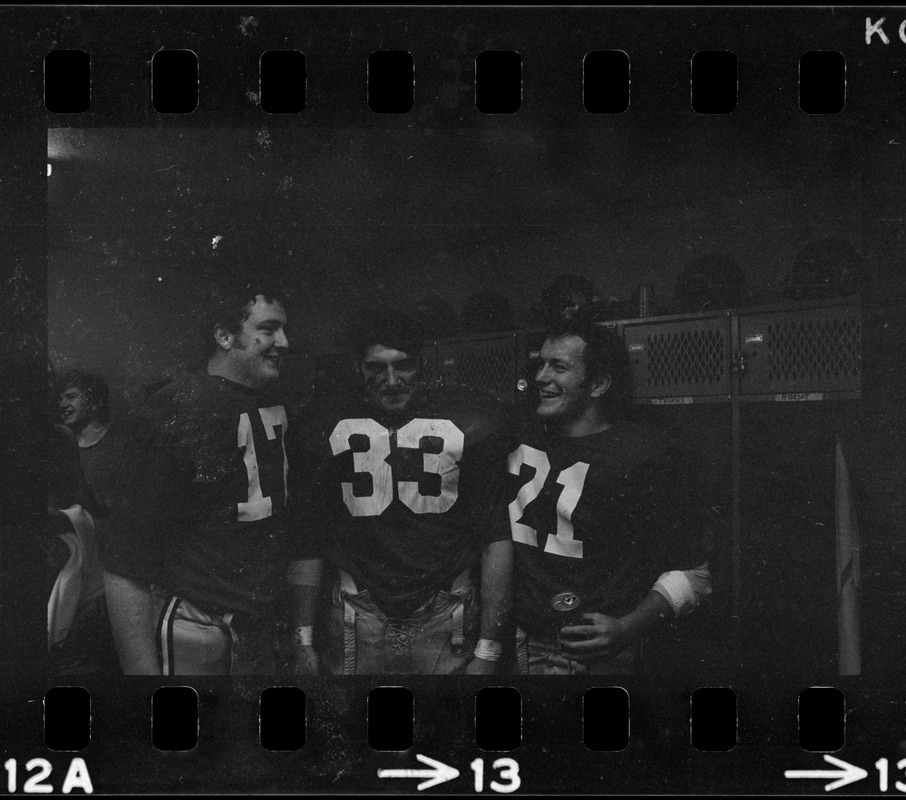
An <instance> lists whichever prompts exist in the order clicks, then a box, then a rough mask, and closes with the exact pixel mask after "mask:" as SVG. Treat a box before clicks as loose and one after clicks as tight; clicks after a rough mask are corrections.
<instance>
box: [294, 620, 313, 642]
mask: <svg viewBox="0 0 906 800" xmlns="http://www.w3.org/2000/svg"><path fill="white" fill-rule="evenodd" d="M293 640H294V641H295V642H296V644H297V645H299V646H300V647H310V646H311V644H312V642H313V641H314V627H313V626H312V625H300V626H299V627H298V628H295V629H294V630H293Z"/></svg>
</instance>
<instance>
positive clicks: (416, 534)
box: [291, 388, 509, 605]
mask: <svg viewBox="0 0 906 800" xmlns="http://www.w3.org/2000/svg"><path fill="white" fill-rule="evenodd" d="M338 406H339V407H338V408H335V409H333V410H332V411H331V412H330V413H329V414H328V415H326V416H324V417H323V418H321V419H320V420H310V421H309V423H308V424H307V425H306V427H307V429H308V433H307V435H306V436H305V437H304V439H305V442H306V445H307V446H306V449H307V453H306V455H305V456H303V460H304V461H306V462H307V463H308V464H309V465H310V467H309V468H310V469H313V471H314V475H313V477H312V478H311V479H310V480H309V479H306V478H304V477H300V476H302V475H304V473H305V470H301V469H300V470H298V471H296V472H294V473H293V474H294V475H295V476H296V477H297V478H299V479H301V480H302V482H303V483H309V484H310V495H309V498H310V503H309V505H308V509H307V512H306V513H307V515H308V517H309V518H308V519H305V520H303V521H302V523H301V526H302V527H303V528H304V529H305V531H306V533H307V534H308V533H311V532H313V531H315V530H317V531H319V535H318V537H317V538H316V539H315V538H308V537H307V540H308V548H307V555H309V556H316V555H317V556H322V557H327V558H328V559H329V560H330V561H331V562H332V563H333V564H335V565H336V566H338V567H339V568H340V569H342V570H345V571H346V572H348V573H349V574H350V575H351V576H352V577H353V579H354V580H355V582H356V586H357V588H358V589H359V591H362V590H365V589H367V590H368V591H369V593H370V594H371V595H372V596H373V597H374V599H375V600H376V601H377V602H378V603H379V605H380V604H381V603H382V602H384V601H385V600H388V599H390V598H404V597H407V596H411V595H413V594H417V593H420V592H423V591H424V590H426V589H438V588H443V587H444V586H445V585H446V586H449V584H450V582H451V581H452V580H453V578H455V577H456V576H457V575H458V574H459V573H460V572H462V571H463V570H464V569H465V568H466V567H467V566H469V565H470V564H471V563H472V562H473V561H474V559H475V557H476V556H477V555H478V553H479V552H480V550H481V548H482V547H483V545H484V544H485V543H486V542H489V541H499V540H503V539H507V538H509V530H508V526H507V524H506V517H505V516H502V515H501V514H500V513H499V510H500V508H501V503H500V498H499V496H496V497H492V496H490V494H489V493H490V492H491V491H493V489H494V486H495V485H496V487H497V488H498V489H499V490H501V491H502V489H500V484H499V482H494V481H492V480H490V478H491V476H492V474H493V470H494V468H495V467H498V465H499V459H498V461H497V462H496V463H495V462H494V461H493V459H492V458H491V456H490V455H489V453H490V452H491V451H493V452H494V453H497V454H498V455H499V452H500V450H499V449H496V450H495V449H494V448H493V446H492V444H493V443H494V442H496V443H497V445H498V448H499V444H500V443H499V441H496V439H495V434H496V432H497V431H498V430H499V429H500V426H501V425H502V423H503V420H504V413H503V411H502V409H501V407H500V406H499V405H498V404H497V403H496V401H494V400H493V398H491V397H489V396H487V395H485V394H483V393H477V392H474V391H469V390H464V389H463V390H461V389H450V388H440V389H429V390H424V391H422V392H421V393H420V394H419V395H418V396H417V397H416V399H415V400H414V402H413V404H412V406H411V407H410V408H409V409H408V410H407V412H406V413H405V414H404V415H400V416H391V415H387V414H385V413H383V412H382V411H381V410H380V409H378V408H377V407H375V406H374V405H372V404H370V403H368V402H367V401H366V400H364V399H362V400H359V399H350V400H349V401H347V402H346V403H342V402H340V403H338ZM292 461H294V459H293V458H292V457H291V462H292ZM296 463H301V461H299V462H296ZM498 468H499V467H498ZM291 472H292V470H291ZM495 513H496V516H495Z"/></svg>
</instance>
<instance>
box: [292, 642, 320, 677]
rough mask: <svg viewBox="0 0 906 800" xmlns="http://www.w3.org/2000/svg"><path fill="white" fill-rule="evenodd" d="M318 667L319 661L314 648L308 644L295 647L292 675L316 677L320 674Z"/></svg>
mask: <svg viewBox="0 0 906 800" xmlns="http://www.w3.org/2000/svg"><path fill="white" fill-rule="evenodd" d="M320 665H321V661H320V659H319V658H318V654H317V652H316V651H315V648H314V647H312V646H311V645H310V644H305V645H298V646H297V647H296V657H295V664H294V665H293V674H294V675H317V674H319V672H320Z"/></svg>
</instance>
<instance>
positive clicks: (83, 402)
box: [60, 386, 89, 428]
mask: <svg viewBox="0 0 906 800" xmlns="http://www.w3.org/2000/svg"><path fill="white" fill-rule="evenodd" d="M60 414H61V415H62V417H63V424H64V425H68V426H69V427H70V428H72V427H74V426H76V425H81V424H84V423H87V422H88V417H89V414H88V400H87V399H86V398H85V395H84V394H82V392H81V391H80V390H79V389H77V388H76V387H75V386H70V387H69V388H68V389H67V390H66V391H65V392H63V394H61V395H60Z"/></svg>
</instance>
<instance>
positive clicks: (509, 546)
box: [481, 540, 513, 642]
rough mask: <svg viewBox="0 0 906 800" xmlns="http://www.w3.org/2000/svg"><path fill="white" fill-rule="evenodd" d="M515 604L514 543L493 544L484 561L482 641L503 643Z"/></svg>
mask: <svg viewBox="0 0 906 800" xmlns="http://www.w3.org/2000/svg"><path fill="white" fill-rule="evenodd" d="M512 605H513V543H512V541H509V540H506V541H501V542H492V543H491V544H489V545H488V546H487V547H486V548H485V550H484V553H483V554H482V558H481V638H482V639H491V640H492V641H495V642H499V641H500V640H501V639H502V637H503V629H504V625H505V624H506V621H507V618H508V617H509V615H510V611H511V610H512Z"/></svg>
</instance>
